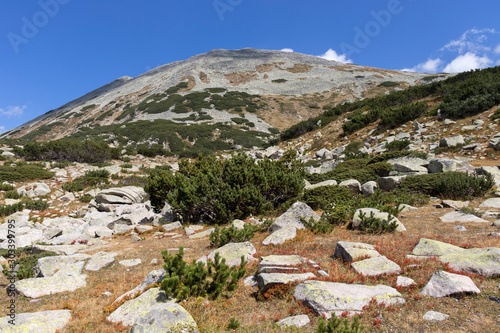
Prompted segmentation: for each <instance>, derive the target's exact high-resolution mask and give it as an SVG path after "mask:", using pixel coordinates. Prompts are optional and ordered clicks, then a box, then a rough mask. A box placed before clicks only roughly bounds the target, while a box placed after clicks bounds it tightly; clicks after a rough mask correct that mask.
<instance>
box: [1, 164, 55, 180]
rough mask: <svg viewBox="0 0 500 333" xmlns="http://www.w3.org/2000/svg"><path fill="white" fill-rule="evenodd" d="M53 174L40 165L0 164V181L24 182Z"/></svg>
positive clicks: (49, 176)
mask: <svg viewBox="0 0 500 333" xmlns="http://www.w3.org/2000/svg"><path fill="white" fill-rule="evenodd" d="M53 176H54V173H53V172H48V171H47V170H45V169H44V168H43V167H41V166H40V165H33V164H24V165H22V164H19V163H18V165H17V166H15V167H13V166H8V165H0V182H4V181H8V182H24V181H26V180H38V179H49V178H52V177H53Z"/></svg>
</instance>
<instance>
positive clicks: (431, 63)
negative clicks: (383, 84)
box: [402, 58, 443, 73]
mask: <svg viewBox="0 0 500 333" xmlns="http://www.w3.org/2000/svg"><path fill="white" fill-rule="evenodd" d="M442 63H443V60H441V59H439V58H436V59H428V60H427V61H426V62H423V63H421V64H418V65H417V66H415V67H412V68H405V69H402V71H405V72H423V73H436V72H437V71H438V68H439V66H440V65H441V64H442Z"/></svg>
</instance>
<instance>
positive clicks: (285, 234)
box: [262, 226, 297, 245]
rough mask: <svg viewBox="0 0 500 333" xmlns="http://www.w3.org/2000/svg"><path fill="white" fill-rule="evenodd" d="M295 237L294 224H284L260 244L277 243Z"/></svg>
mask: <svg viewBox="0 0 500 333" xmlns="http://www.w3.org/2000/svg"><path fill="white" fill-rule="evenodd" d="M295 237H297V228H295V227H294V226H285V227H283V228H281V229H278V230H276V231H275V232H273V233H272V234H270V235H269V236H267V237H266V239H264V240H263V241H262V245H279V244H283V243H284V242H286V241H288V240H291V239H294V238H295Z"/></svg>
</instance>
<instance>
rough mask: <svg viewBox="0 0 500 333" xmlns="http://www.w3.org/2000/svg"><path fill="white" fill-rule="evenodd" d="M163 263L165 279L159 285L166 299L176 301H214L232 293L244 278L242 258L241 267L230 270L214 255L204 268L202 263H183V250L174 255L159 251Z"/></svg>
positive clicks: (244, 270) (224, 261)
mask: <svg viewBox="0 0 500 333" xmlns="http://www.w3.org/2000/svg"><path fill="white" fill-rule="evenodd" d="M161 254H162V256H163V260H164V261H165V264H164V265H163V268H164V269H165V271H166V276H165V278H164V279H163V281H162V282H161V288H162V289H163V290H165V294H166V295H167V296H168V297H173V298H175V299H177V300H178V301H182V300H185V299H186V298H189V297H191V296H198V297H207V296H208V297H209V298H210V299H212V300H214V299H216V298H217V297H219V296H220V295H221V294H222V293H223V292H225V291H233V290H235V289H236V287H237V282H238V280H240V279H241V278H242V277H243V275H245V272H246V269H245V265H246V261H245V259H244V257H243V256H242V257H241V264H240V266H238V267H236V266H233V267H231V268H229V266H228V265H226V260H225V259H222V260H221V259H220V255H219V253H216V254H215V257H214V261H213V262H212V261H208V262H207V265H206V267H205V264H204V263H203V262H196V261H195V260H194V259H193V261H192V263H191V264H187V263H186V262H185V261H184V260H183V256H184V248H183V247H180V248H179V252H178V253H177V254H176V255H172V254H170V253H169V252H168V251H167V250H164V251H162V253H161Z"/></svg>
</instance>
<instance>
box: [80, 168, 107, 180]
mask: <svg viewBox="0 0 500 333" xmlns="http://www.w3.org/2000/svg"><path fill="white" fill-rule="evenodd" d="M109 175H110V173H109V171H108V170H106V169H97V170H90V171H87V172H85V177H86V178H108V177H109Z"/></svg>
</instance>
